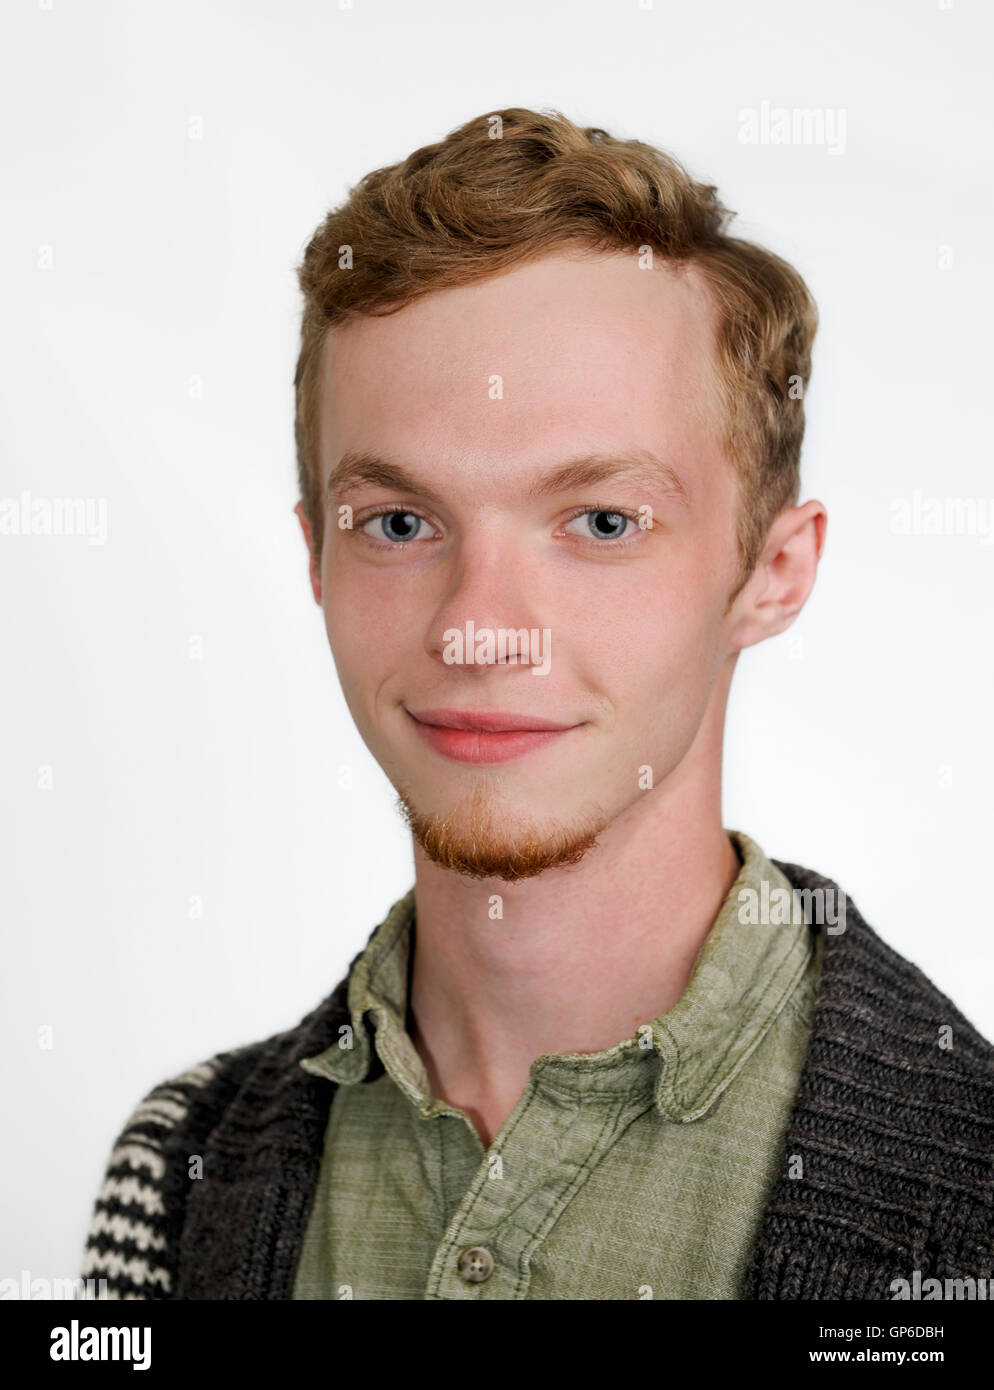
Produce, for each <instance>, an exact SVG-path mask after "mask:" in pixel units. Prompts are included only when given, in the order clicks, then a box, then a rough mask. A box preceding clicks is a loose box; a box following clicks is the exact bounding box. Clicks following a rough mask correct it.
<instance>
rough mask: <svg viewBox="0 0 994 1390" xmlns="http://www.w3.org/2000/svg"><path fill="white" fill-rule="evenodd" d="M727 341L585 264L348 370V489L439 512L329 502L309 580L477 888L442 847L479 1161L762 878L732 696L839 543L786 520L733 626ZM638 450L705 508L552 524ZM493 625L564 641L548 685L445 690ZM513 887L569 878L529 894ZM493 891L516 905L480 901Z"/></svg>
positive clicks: (376, 743) (680, 970) (527, 276)
mask: <svg viewBox="0 0 994 1390" xmlns="http://www.w3.org/2000/svg"><path fill="white" fill-rule="evenodd" d="M714 332H715V313H714V310H713V307H712V305H711V302H710V300H709V298H708V294H707V291H706V289H705V288H704V286H703V284H702V283H701V281H700V280H699V278H698V276H697V274H696V273H695V272H694V271H693V270H689V271H686V272H682V273H677V272H675V271H674V270H672V269H671V268H670V267H668V266H666V265H665V264H659V263H657V265H656V267H655V268H654V269H653V270H651V271H649V270H641V269H639V268H638V261H637V258H636V257H635V256H634V255H631V256H629V255H627V254H620V253H613V254H610V255H606V256H592V255H579V254H571V255H569V256H567V255H554V256H549V257H545V258H543V259H541V260H538V261H534V262H531V263H529V264H526V265H523V266H518V267H515V268H514V269H512V270H511V271H510V272H507V273H505V274H503V275H501V276H498V277H496V278H492V279H489V280H485V281H481V282H480V283H478V284H475V285H470V286H464V287H461V288H459V289H454V290H446V291H441V292H434V293H430V294H427V295H425V296H423V297H422V298H421V299H419V300H416V301H415V302H414V303H412V304H410V305H408V306H406V307H405V308H404V309H403V310H401V311H399V312H398V313H396V314H393V315H391V316H388V317H383V318H364V319H359V320H356V321H355V322H353V323H350V324H349V325H347V326H345V327H343V328H339V329H335V330H333V332H332V333H331V335H330V336H329V339H328V341H327V343H326V346H325V353H324V360H323V381H322V387H323V395H322V407H321V409H322V416H321V468H322V476H323V478H324V479H327V477H328V475H329V471H330V469H331V468H332V467H333V466H334V464H335V463H337V462H338V460H339V459H340V458H341V457H342V456H343V454H345V453H346V452H351V451H360V450H364V451H368V452H370V453H373V454H376V455H378V456H383V457H387V458H389V459H390V460H392V461H395V462H398V463H401V464H402V465H403V466H404V467H405V468H407V469H408V471H409V472H412V473H414V474H416V475H417V476H418V477H419V478H421V479H423V480H424V481H425V482H426V483H428V484H429V485H430V487H431V489H432V490H433V492H434V493H436V494H437V496H438V498H439V499H440V500H439V502H437V503H436V502H431V503H429V502H426V501H425V499H424V498H423V496H421V495H419V493H418V492H414V493H410V494H398V493H396V492H394V491H392V490H390V489H386V488H382V487H372V486H364V487H363V488H362V489H361V490H359V491H355V492H352V493H349V494H348V495H345V496H340V497H337V498H334V499H332V501H333V504H334V506H333V507H331V508H329V511H328V513H327V514H326V519H325V533H324V543H323V548H322V551H321V554H320V555H314V554H313V550H312V551H311V570H310V578H311V585H312V589H313V593H314V596H315V599H316V601H317V602H318V603H319V604H320V605H321V607H322V610H323V614H324V620H325V625H326V628H327V634H328V640H329V643H330V646H331V650H332V654H333V656H334V660H335V665H336V668H337V671H338V675H339V678H340V681H341V685H342V689H343V692H344V695H345V699H346V701H347V703H348V707H349V709H350V711H351V713H352V716H353V718H354V720H355V722H356V725H357V727H358V729H359V731H360V733H361V735H362V737H363V739H364V740H365V742H366V744H367V746H368V747H369V748H370V750H371V752H372V753H373V755H374V757H375V758H376V760H377V761H378V762H379V764H380V765H381V767H382V768H383V769H384V771H385V773H386V775H387V776H388V777H389V779H390V780H391V782H392V783H393V785H394V787H395V788H396V789H397V790H398V792H399V793H400V795H401V797H402V799H403V800H404V802H405V804H406V805H407V807H408V808H409V810H413V811H414V812H415V813H416V815H417V816H418V817H420V818H421V821H422V829H423V828H424V826H425V825H427V826H429V827H433V828H437V827H438V826H439V825H441V826H443V827H444V828H445V834H446V835H447V837H448V841H449V843H450V846H451V845H452V844H454V845H455V847H456V853H457V859H458V855H459V854H462V855H463V856H464V861H463V871H462V872H452V867H453V864H452V862H450V863H449V864H448V866H447V867H443V865H442V862H441V861H439V862H433V857H432V855H430V854H428V853H427V852H426V850H425V842H424V841H423V840H419V836H418V834H417V832H416V833H415V841H416V856H415V858H416V869H417V885H416V894H417V912H418V946H417V960H416V965H415V971H414V979H413V985H412V1000H413V1004H414V1008H415V1011H416V1013H417V1020H418V1025H419V1033H418V1044H417V1045H418V1047H419V1050H420V1051H422V1055H423V1056H426V1062H427V1065H428V1069H429V1075H430V1076H431V1078H432V1081H433V1085H434V1086H435V1087H436V1088H437V1089H436V1091H435V1094H437V1095H443V1094H444V1095H445V1096H446V1098H448V1099H449V1100H450V1101H452V1103H460V1101H456V1100H454V1099H453V1097H454V1096H459V1097H460V1098H461V1101H462V1102H465V1104H466V1106H467V1108H472V1113H473V1114H474V1117H475V1118H476V1120H477V1122H478V1124H479V1125H480V1128H481V1132H483V1131H489V1132H494V1131H493V1129H492V1127H493V1126H494V1125H495V1124H497V1123H498V1122H499V1118H500V1116H501V1115H502V1114H504V1113H506V1112H507V1111H508V1110H509V1109H510V1107H511V1106H513V1103H514V1100H515V1099H516V1098H517V1096H518V1095H519V1094H520V1090H521V1084H522V1078H523V1077H524V1076H526V1075H527V1064H528V1061H529V1060H530V1059H531V1058H533V1057H535V1056H538V1055H540V1054H541V1053H544V1052H554V1051H560V1050H579V1051H584V1050H588V1049H590V1048H593V1047H598V1046H604V1047H607V1046H610V1045H612V1044H613V1043H614V1042H616V1041H617V1040H618V1039H619V1038H620V1037H623V1036H626V1035H628V1034H630V1033H631V1031H632V1026H630V1025H631V1020H632V1019H633V1018H634V1019H635V1020H636V1024H635V1025H634V1026H637V1023H638V1022H639V1021H645V1020H647V1019H651V1018H653V1017H655V1016H656V1014H658V1013H659V1012H660V1011H661V1009H660V1007H659V1006H660V1004H664V1005H665V1006H666V1007H668V1006H669V1005H668V1004H667V1003H666V1001H667V1000H668V1001H669V1003H673V1002H675V1000H676V999H677V998H679V995H680V993H681V992H682V989H683V987H684V985H685V984H686V980H687V978H688V977H689V973H690V970H691V968H692V965H693V961H694V959H695V956H696V953H697V951H698V949H699V947H700V944H701V942H702V940H703V936H704V934H706V931H707V928H708V926H709V925H710V922H711V921H712V920H713V917H714V913H715V911H716V910H717V907H718V905H719V904H720V902H721V899H722V897H723V895H724V893H725V892H726V891H727V889H728V887H729V885H730V883H731V882H732V881H733V880H734V877H735V873H736V872H737V868H738V865H737V861H736V859H735V855H734V852H733V851H732V849H731V846H730V842H729V841H728V839H727V836H725V834H724V831H723V829H722V824H721V751H722V737H723V726H724V714H725V706H726V702H727V697H728V690H729V685H730V682H731V678H732V674H733V672H734V667H735V662H736V660H737V655H738V653H739V651H740V650H741V649H742V648H744V647H747V646H749V645H751V644H753V643H755V642H759V641H761V640H763V639H764V638H766V637H768V636H772V635H774V634H775V633H777V632H781V631H783V630H784V629H785V628H786V627H788V626H789V625H790V623H791V622H792V621H793V619H794V617H795V616H796V614H797V613H798V612H799V611H800V609H801V607H802V606H803V604H804V602H805V600H806V598H807V595H808V593H809V592H810V589H811V586H812V585H813V583H814V577H815V572H816V568H817V561H818V556H819V554H820V551H821V546H822V543H823V538H824V523H825V513H824V508H823V507H822V505H821V503H819V502H809V503H807V504H806V505H805V506H804V507H799V508H788V509H787V510H786V511H785V512H783V513H781V515H780V516H779V517H778V518H777V519H776V520H775V522H774V524H773V527H772V528H771V531H770V533H769V537H768V539H767V544H766V549H765V551H764V554H763V556H762V557H761V559H760V562H759V563H758V565H757V567H756V570H755V571H754V573H753V576H752V577H751V578H750V580H749V582H748V583H747V584H746V586H745V588H744V589H743V590H742V592H741V593H740V594H739V595H738V596H737V597H736V599H735V601H734V602H733V603H732V604H731V606H730V607H729V606H728V602H727V601H728V598H729V595H730V593H731V591H732V589H733V587H734V583H735V576H736V573H737V564H738V556H737V552H736V542H735V522H736V507H737V505H738V502H737V489H736V481H735V475H734V473H733V471H732V468H731V465H730V464H729V462H728V461H727V459H726V458H725V457H724V454H723V451H722V448H721V443H720V432H721V424H722V422H721V420H720V418H719V417H718V415H717V407H716V404H715V400H714V394H713V392H714V375H713V373H714V371H715V367H714V365H713V341H714ZM495 376H499V378H500V382H501V386H502V397H501V398H500V399H493V398H492V380H493V378H494V377H495ZM633 450H648V451H651V452H652V453H653V454H654V455H655V456H656V457H657V458H662V459H664V460H665V461H666V462H667V463H668V464H669V465H670V466H671V467H672V468H673V469H674V470H675V471H676V473H677V474H678V475H679V476H680V478H681V480H682V482H683V484H684V487H685V489H686V492H687V500H686V502H680V501H677V500H674V498H673V497H672V496H671V495H670V494H669V493H668V491H667V489H666V488H665V486H663V484H662V482H661V481H660V482H659V483H658V484H656V483H655V482H654V481H652V480H650V481H649V482H648V483H647V484H642V485H635V484H633V483H630V482H613V483H603V484H599V485H598V486H597V487H596V488H582V489H571V490H570V491H568V492H565V493H562V494H560V495H556V496H554V497H546V498H544V499H530V498H529V497H528V496H527V491H528V488H529V486H530V485H532V484H533V483H534V482H535V480H536V479H537V478H539V477H540V476H541V475H543V474H545V473H547V472H550V471H552V470H553V469H555V468H556V467H557V466H559V465H561V464H562V463H563V462H564V461H565V460H566V459H569V458H574V457H576V456H578V455H581V454H587V453H592V452H598V453H604V452H608V453H612V454H614V453H615V452H631V451H633ZM339 503H348V505H349V506H351V507H352V508H353V516H354V526H353V529H352V530H351V531H342V530H340V529H339V528H338V527H337V525H336V511H335V509H334V507H335V506H337V505H338V504H339ZM387 504H390V505H395V506H396V507H397V509H398V510H405V509H406V508H412V509H413V510H414V511H415V512H417V513H418V514H420V516H421V517H422V518H423V519H424V522H425V525H424V526H423V528H422V529H421V531H420V532H418V533H417V537H416V539H414V540H412V541H410V542H409V543H408V544H406V545H404V546H403V547H396V546H394V547H393V548H391V546H390V543H389V541H387V540H385V539H384V540H381V541H380V543H379V544H377V543H376V541H375V540H374V539H373V538H371V537H370V536H369V535H368V534H367V529H371V528H366V518H367V517H368V513H369V511H370V510H371V509H375V508H377V507H380V506H384V505H387ZM646 505H648V506H649V507H651V509H652V516H653V526H652V529H651V530H641V529H640V528H638V526H637V525H636V524H634V523H632V524H630V525H629V526H628V527H627V528H626V532H625V534H624V536H623V538H622V539H621V540H618V541H613V540H609V541H604V540H598V539H596V538H595V537H594V536H592V535H591V534H590V532H589V530H586V531H585V530H584V526H585V520H586V519H585V518H584V517H580V518H579V519H578V520H577V519H575V517H576V513H577V512H578V511H582V509H583V508H584V507H589V508H604V509H615V508H616V509H618V510H619V511H631V512H634V513H636V514H637V513H638V510H639V508H640V507H642V506H646ZM298 515H299V516H300V519H301V524H302V527H303V530H304V535H305V538H306V539H307V541H308V545H309V547H310V529H309V527H308V526H307V523H306V520H305V518H304V517H303V514H302V509H301V508H300V507H298ZM377 534H378V535H380V536H382V532H381V531H378V532H377ZM469 619H472V620H473V622H474V623H475V625H476V629H477V630H479V629H481V628H494V629H499V628H507V629H519V628H526V629H529V630H530V629H539V630H542V629H549V630H550V632H551V642H552V648H551V667H550V670H549V673H548V674H547V675H545V676H534V675H532V673H531V669H530V667H529V666H528V665H522V664H509V663H506V662H504V663H491V664H483V665H480V664H469V663H466V662H464V663H462V664H446V662H445V661H444V660H443V656H442V652H443V649H444V647H445V639H444V637H443V634H444V633H445V632H446V630H448V629H452V628H459V629H463V628H464V627H465V624H466V622H467V620H469ZM405 707H406V709H405ZM431 707H450V708H456V709H460V710H466V709H470V710H476V711H479V710H500V711H513V712H516V713H520V714H530V715H540V716H543V717H545V718H549V719H555V720H557V721H561V722H563V723H566V724H579V725H581V727H580V728H577V729H573V730H571V732H570V733H569V734H567V735H565V736H564V737H563V738H561V739H556V740H553V741H551V742H550V743H547V744H546V745H544V746H543V747H542V748H541V749H538V750H537V751H533V752H530V753H528V754H526V755H525V756H523V757H520V758H515V759H513V760H511V761H509V762H503V763H495V764H490V765H488V764H466V763H460V762H455V761H452V760H449V759H447V758H445V757H442V756H440V755H439V754H438V753H437V752H436V751H434V750H433V749H431V748H429V747H428V746H427V745H426V744H425V742H424V741H423V740H422V738H421V737H420V736H419V735H418V733H417V731H416V729H415V728H413V727H412V725H411V721H410V717H409V715H408V714H407V712H406V710H417V709H425V708H431ZM645 767H649V768H650V769H651V776H652V791H647V790H645V789H643V787H642V786H640V781H639V779H640V769H643V768H645ZM578 846H579V848H580V849H581V850H582V851H583V852H582V853H581V854H580V857H579V859H578V860H577V859H575V858H574V859H571V858H570V850H571V848H572V849H575V848H577V847H578ZM543 854H544V855H546V859H545V860H543V858H542V856H543ZM502 862H503V863H507V864H510V865H511V866H512V867H514V866H520V865H521V864H522V863H527V864H529V865H531V868H532V870H536V869H538V870H545V869H546V868H547V867H551V866H555V867H551V871H541V872H535V874H534V876H532V877H528V878H527V879H526V880H525V881H515V880H514V878H513V876H512V877H511V881H509V882H504V881H502V879H501V877H500V876H499V874H498V873H496V871H495V868H494V866H499V865H500V864H501V863H502ZM481 863H482V864H483V865H485V866H489V868H490V869H491V870H493V871H494V872H495V876H494V877H490V878H487V879H485V880H484V881H482V882H481V881H475V880H474V879H473V878H472V877H469V876H467V875H468V874H469V873H470V872H471V870H472V869H473V867H474V866H477V867H478V866H479V864H481ZM563 865H567V866H568V867H562V866H563ZM493 892H501V893H506V894H507V897H508V902H507V904H506V908H505V920H504V924H503V926H502V929H501V931H500V932H495V931H492V930H491V931H488V932H487V933H486V934H485V935H484V934H483V933H480V934H473V933H470V934H468V935H467V934H466V933H465V932H462V931H459V932H457V931H454V930H453V929H452V928H453V924H454V923H455V924H462V923H465V922H467V921H477V920H480V921H481V922H486V920H487V917H486V911H487V900H488V899H487V895H488V894H490V893H493ZM605 923H609V924H610V930H609V932H608V933H606V932H605ZM660 923H665V924H667V928H666V930H665V931H661V930H660V929H659V924H660ZM633 960H637V962H638V969H637V970H636V971H634V972H633V968H632V961H633ZM633 1010H634V1011H635V1012H634V1013H633ZM577 1019H579V1020H581V1022H579V1023H578V1022H576V1020H577ZM495 1024H497V1025H499V1026H500V1027H501V1028H502V1030H503V1031H502V1033H501V1037H502V1042H501V1044H500V1046H497V1047H495V1046H494V1043H493V1038H494V1025H495Z"/></svg>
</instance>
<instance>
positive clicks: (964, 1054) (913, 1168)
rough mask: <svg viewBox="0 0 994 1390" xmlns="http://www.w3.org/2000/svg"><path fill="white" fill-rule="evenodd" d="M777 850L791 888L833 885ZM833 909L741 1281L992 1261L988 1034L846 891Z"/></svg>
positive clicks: (846, 1291) (963, 1269)
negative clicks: (840, 908)
mask: <svg viewBox="0 0 994 1390" xmlns="http://www.w3.org/2000/svg"><path fill="white" fill-rule="evenodd" d="M776 862H777V865H778V867H779V868H780V869H781V870H782V871H783V872H784V873H785V874H786V875H787V878H788V879H789V880H790V881H791V882H792V883H793V884H794V885H795V887H797V888H808V889H815V890H819V889H820V890H822V891H826V890H828V889H833V890H835V891H836V892H839V891H841V890H839V888H838V885H837V884H835V883H834V881H833V880H831V879H828V878H826V877H824V876H823V875H821V874H818V873H815V872H814V871H812V870H809V869H805V868H803V867H801V866H799V865H796V864H789V863H781V862H779V861H776ZM842 922H844V930H841V931H840V930H839V929H838V926H833V927H829V926H827V925H826V926H823V927H820V928H818V930H819V931H820V932H821V934H822V944H823V950H822V964H821V975H820V978H819V980H818V984H817V994H816V1000H815V1006H814V1011H813V1018H812V1025H811V1036H810V1041H809V1045H808V1051H807V1055H806V1058H805V1061H804V1065H803V1068H802V1070H801V1075H800V1078H799V1082H798V1088H797V1093H796V1096H795V1100H794V1108H793V1112H792V1114H791V1117H790V1121H789V1124H788V1130H787V1134H786V1135H785V1154H786V1155H787V1156H788V1157H789V1159H790V1163H788V1162H786V1161H785V1162H784V1163H783V1164H782V1165H781V1170H780V1172H779V1174H778V1176H777V1178H776V1180H775V1182H774V1185H773V1188H772V1190H771V1192H770V1196H769V1205H768V1207H767V1211H766V1214H765V1219H764V1223H763V1228H762V1233H761V1238H760V1241H759V1245H758V1247H757V1253H756V1258H755V1260H754V1264H753V1269H752V1273H751V1275H750V1278H751V1280H752V1283H751V1285H750V1287H752V1288H753V1289H755V1290H758V1291H759V1292H756V1293H753V1294H752V1295H750V1296H755V1297H798V1296H800V1297H812V1296H814V1297H843V1298H853V1297H856V1298H867V1297H869V1298H886V1297H888V1293H887V1290H888V1288H889V1287H890V1286H891V1281H892V1280H894V1279H896V1278H905V1279H907V1278H910V1277H911V1276H912V1274H913V1272H914V1271H915V1270H916V1269H919V1270H922V1271H924V1272H926V1273H928V1274H937V1275H939V1276H940V1277H942V1276H944V1275H950V1276H958V1275H972V1276H976V1277H979V1276H989V1275H990V1274H991V1273H992V1272H994V1204H992V1194H991V1182H990V1176H991V1159H992V1156H994V1046H992V1045H991V1043H990V1042H989V1041H988V1040H987V1039H986V1038H985V1037H984V1036H983V1035H982V1034H981V1033H980V1032H979V1030H978V1029H977V1028H976V1027H974V1025H973V1024H972V1023H971V1022H970V1021H969V1020H968V1019H967V1018H966V1017H965V1016H964V1015H963V1013H962V1012H961V1011H960V1010H959V1009H958V1008H957V1007H956V1005H955V1004H954V1003H953V1002H952V1000H951V999H949V998H948V996H947V995H945V994H944V993H943V992H942V990H940V989H939V988H938V986H937V985H936V984H935V983H934V982H933V981H932V980H931V979H929V978H928V976H927V975H926V974H925V973H924V972H923V971H922V970H921V969H920V968H919V967H918V966H917V965H915V964H913V962H911V961H910V960H908V959H906V958H905V957H904V956H903V955H901V954H900V952H898V951H896V950H895V949H894V948H893V947H892V946H890V945H888V944H887V943H886V942H885V941H884V940H883V939H882V938H881V937H880V936H879V935H878V934H877V932H876V931H874V930H873V928H872V927H870V926H869V925H868V924H867V922H866V921H864V919H863V917H862V915H861V914H860V912H859V910H858V908H857V907H856V905H855V903H854V902H853V901H852V900H851V899H850V898H847V900H846V903H845V908H844V916H843V918H842ZM791 1165H792V1166H791ZM802 1252H803V1254H802ZM811 1252H816V1253H817V1259H816V1258H815V1254H812V1253H811ZM809 1254H810V1261H809V1263H810V1266H811V1267H810V1269H809V1270H808V1273H807V1275H805V1278H806V1279H808V1285H809V1286H810V1288H814V1287H817V1288H819V1289H821V1290H822V1291H821V1292H819V1293H815V1294H812V1293H810V1292H808V1293H800V1294H799V1293H797V1292H796V1291H795V1292H792V1290H793V1289H794V1285H795V1283H797V1281H798V1280H799V1279H800V1278H801V1275H800V1274H798V1273H797V1271H798V1270H801V1268H802V1266H803V1267H804V1269H807V1268H808V1267H807V1265H805V1264H804V1261H805V1260H806V1259H808V1255H809ZM816 1266H817V1269H816ZM822 1266H824V1268H822ZM817 1270H821V1271H822V1272H821V1274H817ZM826 1270H829V1271H830V1272H831V1279H829V1275H828V1274H827V1273H825V1271H826ZM791 1271H793V1273H791ZM816 1274H817V1278H816ZM788 1276H789V1277H788ZM819 1280H821V1283H819V1282H818V1281H819ZM825 1280H828V1283H825ZM792 1281H793V1282H792ZM823 1285H824V1288H823ZM798 1287H801V1285H800V1284H798ZM805 1287H807V1286H805ZM829 1287H831V1289H833V1290H835V1291H834V1292H825V1289H828V1288H829Z"/></svg>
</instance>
